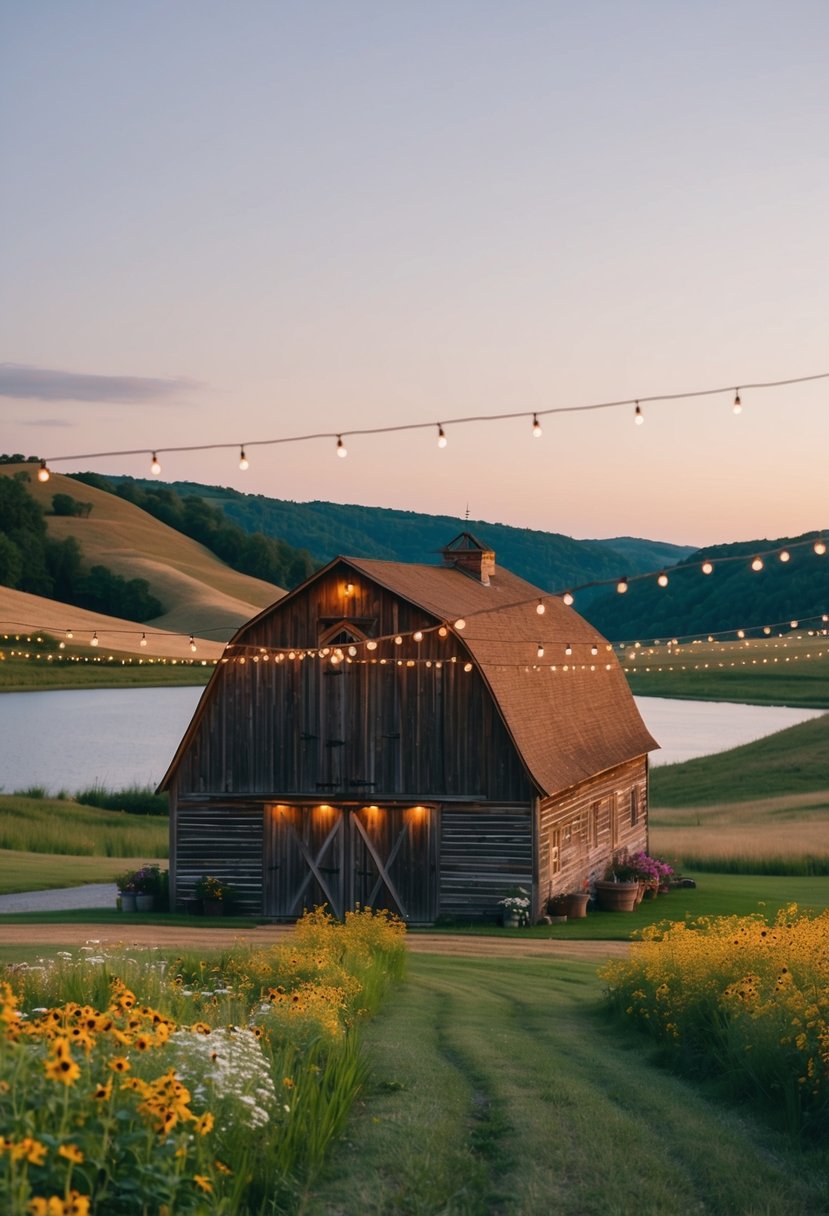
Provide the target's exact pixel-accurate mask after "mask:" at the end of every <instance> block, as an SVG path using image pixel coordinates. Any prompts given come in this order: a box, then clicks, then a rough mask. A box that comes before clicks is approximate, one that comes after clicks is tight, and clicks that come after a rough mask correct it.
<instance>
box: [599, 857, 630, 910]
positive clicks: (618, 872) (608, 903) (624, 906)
mask: <svg viewBox="0 0 829 1216" xmlns="http://www.w3.org/2000/svg"><path fill="white" fill-rule="evenodd" d="M595 885H596V899H597V901H598V904H599V907H600V908H601V909H602V910H603V911H605V912H632V911H633V909H634V908H635V907H636V903H637V899H638V896H639V878H638V876H637V873H636V868H635V866H634V865H633V864H632V862H631V860H630V858H629V857H628V855H627V852H622V853H614V855H613V858H612V860H611V862H610V864H609V865H608V867H607V869H606V870H605V873H604V878H602V879H600V880H599V881H598V882H597V883H596V884H595Z"/></svg>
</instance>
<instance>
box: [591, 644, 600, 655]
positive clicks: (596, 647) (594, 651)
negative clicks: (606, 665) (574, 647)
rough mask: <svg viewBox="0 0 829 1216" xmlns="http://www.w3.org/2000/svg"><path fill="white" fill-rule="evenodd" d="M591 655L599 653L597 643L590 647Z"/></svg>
mask: <svg viewBox="0 0 829 1216" xmlns="http://www.w3.org/2000/svg"><path fill="white" fill-rule="evenodd" d="M590 653H591V654H598V653H599V648H598V646H597V645H596V643H595V642H594V643H593V645H592V646H591V647H590Z"/></svg>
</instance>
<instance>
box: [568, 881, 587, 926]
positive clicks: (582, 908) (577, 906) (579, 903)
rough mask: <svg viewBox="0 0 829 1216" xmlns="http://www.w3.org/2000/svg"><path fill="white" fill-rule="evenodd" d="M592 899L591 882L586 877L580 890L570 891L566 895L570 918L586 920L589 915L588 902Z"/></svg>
mask: <svg viewBox="0 0 829 1216" xmlns="http://www.w3.org/2000/svg"><path fill="white" fill-rule="evenodd" d="M589 899H590V883H589V882H588V880H587V879H586V878H585V879H584V881H583V882H582V884H581V889H580V890H578V891H569V892H568V893H567V895H565V897H564V903H565V910H566V912H567V916H568V919H569V920H584V918H585V916H587V904H588V901H589Z"/></svg>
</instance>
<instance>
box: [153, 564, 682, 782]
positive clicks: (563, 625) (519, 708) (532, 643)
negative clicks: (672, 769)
mask: <svg viewBox="0 0 829 1216" xmlns="http://www.w3.org/2000/svg"><path fill="white" fill-rule="evenodd" d="M337 565H345V566H346V567H349V568H351V569H353V570H354V571H355V572H357V573H359V574H362V575H364V576H365V577H366V578H368V579H371V580H372V581H374V582H375V583H377V584H378V585H380V586H381V587H384V588H385V589H386V590H388V591H390V592H392V593H393V594H395V595H397V596H399V597H401V598H402V599H405V600H407V601H408V602H409V603H411V604H413V605H415V606H417V607H418V608H420V609H422V610H423V611H425V612H426V613H428V614H430V615H431V616H433V617H434V618H435V619H436V621H438V622H441V621H446V622H448V623H449V624H453V623H454V622H455V621H457V620H458V619H460V618H463V619H464V620H465V622H466V624H465V626H464V628H463V630H457V631H456V634H457V637H458V638H459V639H460V641H461V642H462V644H463V645H464V646H465V648H466V649H467V650H468V652H469V655H470V658H471V659H472V661H473V662H474V663H475V664H476V666H477V668H478V670H479V671H480V673H481V676H482V677H483V679H484V681H485V683H486V684H487V685H488V687H489V689H490V692H491V694H492V696H493V698H494V700H495V703H496V705H497V707H498V710H499V712H500V714H501V716H502V718H503V720H504V723H505V725H506V727H507V730H508V731H509V734H510V736H511V738H512V740H513V743H514V744H515V747H516V749H517V751H518V753H519V755H520V757H521V759H522V761H523V763H524V765H525V766H526V768H527V771H528V772H529V774H530V776H531V778H532V780H533V782H534V783H535V785H536V786H537V787H538V789H539V791H540V792H541V794H542V795H548V796H549V795H552V794H557V793H560V792H561V791H563V790H566V789H569V788H570V787H571V786H574V785H577V784H578V783H579V782H581V781H584V780H586V779H587V778H588V777H592V776H594V775H595V774H596V773H600V772H604V771H606V770H607V769H610V768H613V767H615V766H616V765H618V764H622V763H624V762H625V761H626V760H632V759H634V758H636V757H637V756H642V755H644V754H646V753H647V752H649V751H652V750H654V749H656V748H657V747H658V746H659V745H658V744H657V743H656V742H655V741H654V739H653V738H652V737H651V735H650V734H649V732H648V731H647V729H646V727H645V725H644V723H643V721H642V719H641V717H640V715H639V711H638V710H637V708H636V704H635V702H634V700H633V697H632V695H631V692H630V689H629V687H628V684H627V681H626V679H625V676H624V673H623V672H622V669H621V667H620V665H619V662H618V660H617V658H616V656H615V654H614V653H613V652H612V649H610V648H609V647H608V643H607V641H606V639H605V638H604V637H603V636H602V635H601V634H600V633H599V632H598V631H597V630H596V629H594V628H593V626H592V625H590V624H589V622H587V621H586V620H585V619H584V618H583V617H581V616H579V614H578V613H577V612H575V611H573V609H572V608H569V607H568V606H567V605H566V604H564V603H563V602H562V600H560V599H559V598H557V597H551V596H548V595H545V593H544V592H542V591H541V590H540V589H539V588H538V587H534V586H533V585H532V584H531V583H528V582H526V581H525V580H524V579H522V578H519V577H518V576H517V575H515V574H511V573H510V572H509V571H507V570H503V569H500V568H496V569H495V570H494V571H493V573H492V575H491V576H490V579H489V583H488V584H484V583H482V582H481V581H480V580H479V579H476V578H474V577H472V576H471V575H470V574H469V573H466V572H464V571H463V570H461V569H458V568H456V567H454V566H450V565H445V566H428V565H415V564H410V563H405V562H388V561H376V560H370V559H366V558H352V557H339V558H335V559H334V561H332V562H330V563H329V564H328V565H327V566H326V567H324V569H323V570H320V571H317V572H316V573H315V574H314V575H312V576H311V578H310V579H308V580H307V582H305V583H303V584H302V585H301V586H300V587H297V588H295V589H294V590H293V591H292V592H290V593H289V594H288V595H287V596H285V597H284V598H283V599H281V600H279V601H278V602H277V603H275V604H273V605H271V607H270V608H266V609H265V610H264V612H261V613H259V614H258V615H257V616H256V617H254V618H253V619H252V620H251V621H249V622H248V623H247V624H246V625H243V626H242V628H241V629H240V630H239V631H238V632H237V633H236V635H235V636H234V638H233V639H232V640H231V643H229V645H233V644H234V643H235V644H239V643H243V642H244V638H245V635H246V634H247V633H248V631H249V630H251V629H252V627H253V626H255V625H258V624H260V623H261V622H263V621H264V620H265V619H267V617H268V616H270V615H271V614H272V613H274V612H277V611H279V610H280V609H282V608H284V607H285V605H286V604H287V603H288V602H289V601H290V600H291V599H292V598H294V597H295V596H301V595H302V594H303V592H304V591H305V589H306V588H308V587H310V586H311V585H312V584H313V583H314V582H315V581H316V580H317V579H319V578H320V577H321V576H323V575H324V574H326V573H327V572H328V571H330V570H331V569H332V568H333V567H335V566H337ZM541 597H543V598H544V605H545V612H544V614H543V615H542V616H539V615H538V614H537V613H536V611H535V607H536V604H537V602H538V600H539V598H541ZM568 642H569V643H572V645H573V647H574V648H575V649H574V655H573V656H572V658H570V659H568V658H566V657H565V655H564V647H565V645H566V644H567V643H568ZM539 643H541V644H542V645H543V646H544V648H545V657H544V661H543V663H541V662H540V661H539V660H538V658H537V647H538V645H539ZM301 644H302V643H301V642H300V640H299V639H297V645H301ZM306 644H307V643H306ZM594 645H595V646H597V647H598V654H597V655H596V656H592V655H591V653H590V648H591V647H592V646H594ZM552 664H555V669H552ZM608 667H609V670H608V669H607V668H608ZM220 670H221V669H220V668H217V670H216V672H215V673H214V675H213V678H212V679H211V681H210V683H209V684H208V686H207V688H206V689H205V690H204V693H203V695H202V698H201V700H200V702H199V705H198V708H197V709H196V713H195V715H194V717H193V720H192V722H191V723H190V726H189V727H188V730H187V732H186V734H185V736H184V738H183V739H182V741H181V744H180V745H179V748H178V750H177V752H176V755H175V757H174V759H173V761H172V763H171V765H170V768H169V769H168V771H167V773H166V774H165V776H164V779H163V780H162V782H161V785H160V787H159V788H160V789H166V788H167V786H168V784H169V782H170V780H171V778H172V776H173V774H174V772H175V770H176V768H177V766H178V763H179V760H180V759H181V756H182V755H183V753H184V751H185V749H186V747H187V745H188V743H189V741H190V739H191V738H192V737H193V734H194V732H195V730H196V728H197V726H198V723H199V721H200V720H201V717H202V715H203V713H204V710H205V708H206V706H207V704H208V702H209V700H210V699H211V697H212V696H213V695H215V694H216V693H217V688H218V677H219V672H220Z"/></svg>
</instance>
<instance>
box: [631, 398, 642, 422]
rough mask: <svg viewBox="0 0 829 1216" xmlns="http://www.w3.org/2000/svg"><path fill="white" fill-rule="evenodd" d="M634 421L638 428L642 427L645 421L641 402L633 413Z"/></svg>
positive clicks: (637, 403)
mask: <svg viewBox="0 0 829 1216" xmlns="http://www.w3.org/2000/svg"><path fill="white" fill-rule="evenodd" d="M633 421H634V422H635V423H636V425H637V426H641V425H642V423H643V422H644V421H645V415H644V414H643V413H642V407H641V405H640V404H639V402H638V401H637V402H636V409H635V410H634V411H633Z"/></svg>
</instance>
